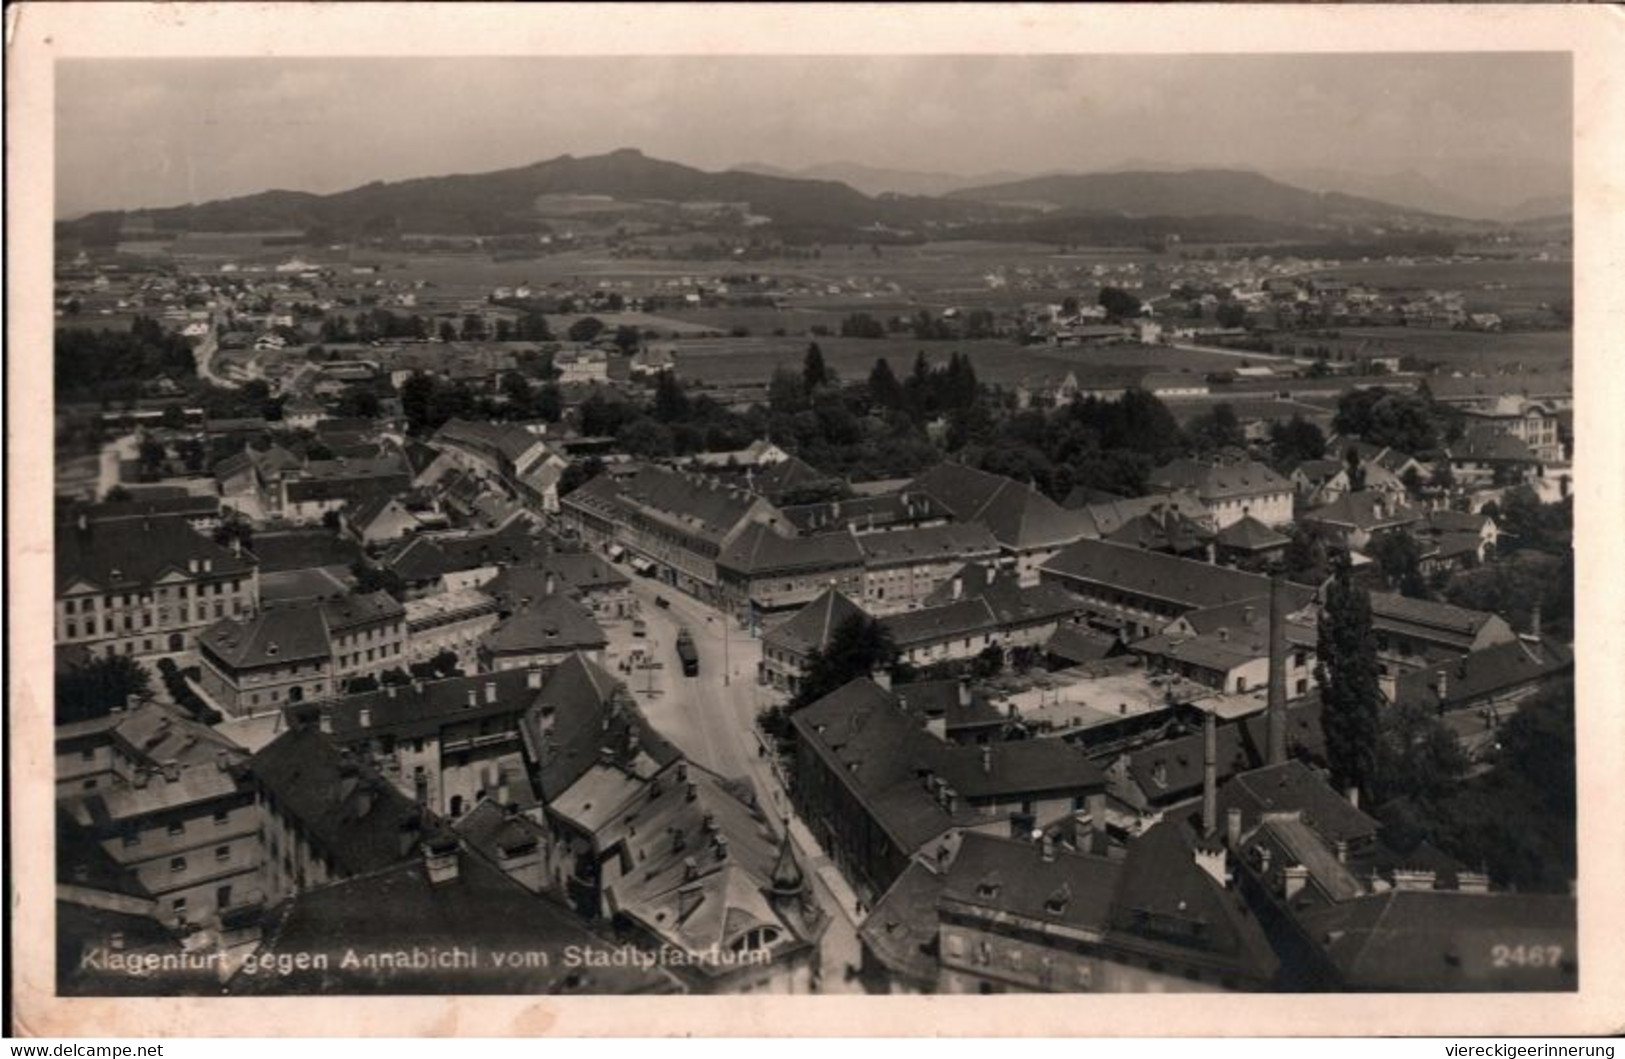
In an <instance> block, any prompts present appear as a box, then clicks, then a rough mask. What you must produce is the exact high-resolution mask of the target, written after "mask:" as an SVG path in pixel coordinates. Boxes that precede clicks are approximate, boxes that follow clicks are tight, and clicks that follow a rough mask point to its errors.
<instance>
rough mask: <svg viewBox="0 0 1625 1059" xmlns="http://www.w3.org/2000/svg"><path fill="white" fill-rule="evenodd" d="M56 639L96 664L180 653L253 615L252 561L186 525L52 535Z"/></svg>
mask: <svg viewBox="0 0 1625 1059" xmlns="http://www.w3.org/2000/svg"><path fill="white" fill-rule="evenodd" d="M55 562H56V614H55V619H56V630H55V631H56V637H55V642H56V643H57V644H60V645H76V646H82V647H84V648H85V649H86V650H88V651H90V652H91V653H92V654H96V655H112V654H124V655H154V654H165V653H174V652H179V651H185V650H189V649H191V648H192V646H193V645H194V644H195V643H196V640H197V636H198V634H199V633H200V632H201V631H202V630H203V629H204V628H206V627H207V626H208V625H209V624H210V623H211V622H214V621H218V620H220V619H222V618H225V617H227V616H228V615H231V616H240V615H244V614H248V613H252V612H253V611H254V610H255V609H257V608H258V607H259V603H260V598H259V577H258V571H257V569H256V566H255V563H254V561H253V558H252V556H249V555H245V554H243V553H242V552H241V551H240V549H237V548H228V547H224V546H222V545H219V544H216V543H215V542H214V541H213V540H211V539H210V538H208V537H205V536H203V535H202V534H200V533H198V532H197V531H196V530H194V529H192V527H191V526H190V525H188V523H187V520H186V519H185V518H183V517H176V518H168V519H143V520H141V521H138V522H129V523H113V524H102V525H95V524H92V523H91V522H90V521H89V520H88V519H82V520H80V521H79V522H78V523H76V524H74V525H70V526H64V527H60V528H59V529H58V530H57V535H56V559H55Z"/></svg>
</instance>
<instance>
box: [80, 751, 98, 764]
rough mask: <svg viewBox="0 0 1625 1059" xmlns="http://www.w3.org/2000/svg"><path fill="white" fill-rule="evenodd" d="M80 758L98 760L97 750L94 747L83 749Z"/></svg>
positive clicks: (82, 759) (81, 759)
mask: <svg viewBox="0 0 1625 1059" xmlns="http://www.w3.org/2000/svg"><path fill="white" fill-rule="evenodd" d="M79 760H80V761H95V760H96V751H95V749H94V748H92V749H90V750H81V751H79Z"/></svg>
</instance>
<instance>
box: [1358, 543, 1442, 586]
mask: <svg viewBox="0 0 1625 1059" xmlns="http://www.w3.org/2000/svg"><path fill="white" fill-rule="evenodd" d="M1366 553H1367V554H1369V555H1370V556H1371V558H1373V559H1375V560H1376V561H1377V565H1378V566H1380V567H1382V576H1383V577H1385V578H1387V579H1388V587H1390V588H1392V589H1394V590H1395V591H1397V592H1399V593H1400V594H1401V595H1405V596H1409V597H1410V598H1411V599H1427V598H1428V590H1427V582H1426V581H1424V580H1423V578H1422V566H1421V563H1422V548H1421V546H1420V545H1419V544H1417V543H1416V538H1415V537H1413V536H1411V535H1410V534H1409V533H1406V532H1405V531H1403V530H1392V531H1390V532H1387V533H1379V534H1377V535H1376V536H1375V537H1373V538H1372V539H1371V543H1370V544H1368V545H1367V546H1366Z"/></svg>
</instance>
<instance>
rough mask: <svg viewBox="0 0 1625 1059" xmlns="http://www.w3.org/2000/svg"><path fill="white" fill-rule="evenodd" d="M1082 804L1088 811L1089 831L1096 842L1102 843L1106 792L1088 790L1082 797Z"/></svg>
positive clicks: (1104, 830)
mask: <svg viewBox="0 0 1625 1059" xmlns="http://www.w3.org/2000/svg"><path fill="white" fill-rule="evenodd" d="M1083 806H1084V808H1085V809H1087V810H1088V812H1089V833H1090V834H1091V835H1093V836H1094V838H1095V840H1096V842H1097V843H1100V844H1102V845H1103V844H1104V843H1105V840H1106V792H1105V791H1090V792H1089V793H1088V794H1087V795H1086V796H1085V797H1084V800H1083ZM1096 852H1100V850H1098V849H1097V850H1096Z"/></svg>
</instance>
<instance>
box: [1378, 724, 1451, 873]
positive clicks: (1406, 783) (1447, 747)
mask: <svg viewBox="0 0 1625 1059" xmlns="http://www.w3.org/2000/svg"><path fill="white" fill-rule="evenodd" d="M1467 767H1468V762H1467V755H1466V753H1465V752H1463V750H1462V749H1461V744H1460V743H1459V742H1458V741H1457V740H1456V736H1455V734H1454V733H1453V732H1451V731H1450V729H1448V728H1446V727H1445V725H1444V723H1443V722H1442V721H1440V720H1439V718H1438V716H1437V715H1436V714H1435V711H1434V710H1433V709H1431V708H1430V707H1428V706H1427V705H1425V704H1423V703H1420V702H1417V701H1415V700H1405V701H1401V702H1398V703H1395V704H1394V705H1393V706H1391V707H1389V708H1388V709H1387V710H1386V711H1385V713H1384V715H1383V732H1382V740H1381V742H1380V743H1379V745H1378V754H1377V773H1376V776H1375V778H1374V779H1373V782H1372V800H1373V802H1374V803H1375V804H1374V806H1373V809H1374V815H1375V816H1376V817H1377V818H1378V820H1380V821H1381V822H1382V825H1383V829H1382V837H1383V841H1384V842H1386V843H1388V844H1389V845H1391V846H1393V847H1394V848H1395V849H1398V850H1401V851H1406V850H1411V849H1414V848H1416V846H1417V845H1418V844H1420V843H1421V842H1423V841H1431V842H1436V841H1438V837H1439V836H1438V829H1437V826H1436V821H1437V819H1438V817H1439V815H1440V806H1441V805H1442V803H1443V802H1444V801H1445V800H1446V799H1448V798H1449V797H1450V796H1451V795H1452V794H1454V793H1455V791H1456V789H1457V786H1458V784H1459V783H1460V782H1461V778H1462V777H1463V776H1464V775H1465V774H1466V772H1467Z"/></svg>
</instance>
